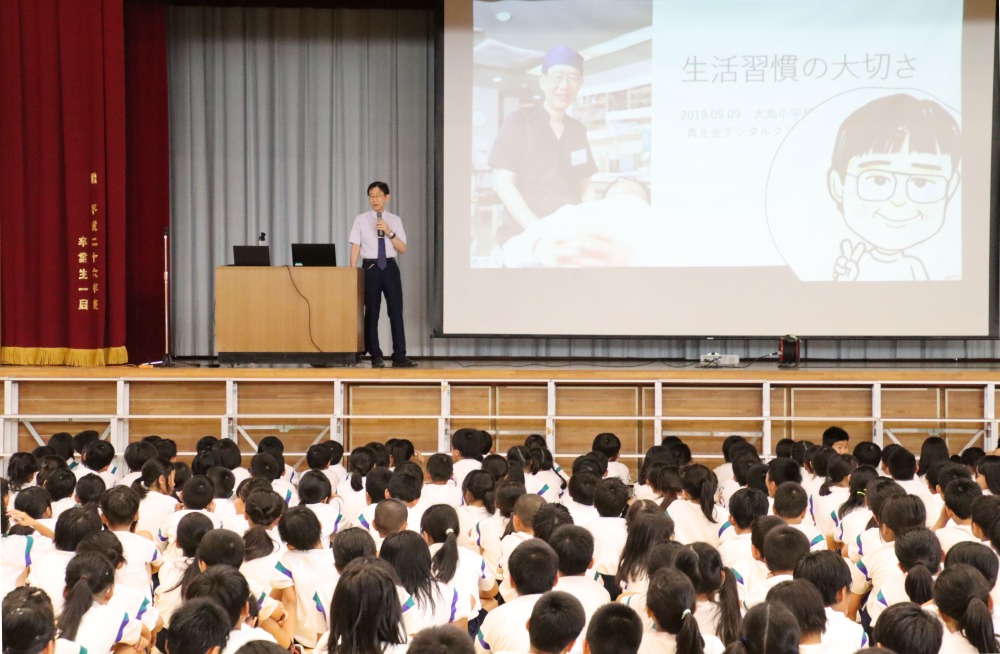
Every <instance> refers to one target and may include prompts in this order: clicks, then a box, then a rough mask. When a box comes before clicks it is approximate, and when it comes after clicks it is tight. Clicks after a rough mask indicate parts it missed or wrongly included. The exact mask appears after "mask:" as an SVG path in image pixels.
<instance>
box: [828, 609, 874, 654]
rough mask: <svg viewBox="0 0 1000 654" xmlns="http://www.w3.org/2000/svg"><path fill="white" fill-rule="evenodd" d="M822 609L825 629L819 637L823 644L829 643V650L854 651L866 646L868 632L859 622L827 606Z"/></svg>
mask: <svg viewBox="0 0 1000 654" xmlns="http://www.w3.org/2000/svg"><path fill="white" fill-rule="evenodd" d="M824 610H825V611H826V631H824V632H823V637H822V639H821V640H822V643H823V644H824V645H829V646H830V648H831V650H832V651H836V652H856V651H857V650H859V649H863V648H865V647H868V644H869V643H868V634H866V633H865V630H864V628H863V627H862V626H861V625H860V624H858V623H857V622H854V621H853V620H851V619H850V618H848V617H847V616H846V615H844V614H843V613H841V612H840V611H835V610H833V609H832V608H830V607H829V606H828V607H826V608H825V609H824ZM872 624H874V622H873V623H872Z"/></svg>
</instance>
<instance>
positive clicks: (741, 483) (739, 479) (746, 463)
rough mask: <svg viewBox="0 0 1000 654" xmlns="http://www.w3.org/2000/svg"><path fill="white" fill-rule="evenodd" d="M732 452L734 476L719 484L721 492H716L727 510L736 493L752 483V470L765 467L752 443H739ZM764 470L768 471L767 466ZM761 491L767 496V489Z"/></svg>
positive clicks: (719, 500) (720, 502)
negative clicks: (756, 467)
mask: <svg viewBox="0 0 1000 654" xmlns="http://www.w3.org/2000/svg"><path fill="white" fill-rule="evenodd" d="M730 452H732V457H733V468H732V470H733V476H732V477H731V478H729V479H727V480H726V481H725V482H723V483H721V484H719V490H718V491H716V497H717V498H718V502H719V504H720V505H721V506H723V507H726V508H728V507H729V500H730V498H732V496H733V494H734V493H735V492H736V491H738V490H739V489H741V488H747V486H748V484H749V481H750V478H749V477H750V470H751V469H752V468H754V467H755V466H763V464H762V463H761V460H760V454H758V453H757V449H756V448H755V447H754V446H753V445H751V444H750V443H737V444H736V445H735V446H733V447H732V449H731V450H730ZM764 469H765V470H766V469H767V468H766V466H764ZM760 490H761V491H762V492H763V493H764V494H765V495H767V488H766V487H764V488H762V489H760Z"/></svg>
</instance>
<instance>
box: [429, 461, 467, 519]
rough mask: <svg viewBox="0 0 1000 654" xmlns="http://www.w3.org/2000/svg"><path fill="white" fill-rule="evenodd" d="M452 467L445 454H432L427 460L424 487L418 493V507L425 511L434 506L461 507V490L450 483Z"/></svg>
mask: <svg viewBox="0 0 1000 654" xmlns="http://www.w3.org/2000/svg"><path fill="white" fill-rule="evenodd" d="M453 474H454V466H453V464H452V462H451V457H450V456H449V455H447V454H440V453H439V454H433V455H431V456H430V457H428V458H427V471H426V472H425V474H424V487H423V490H422V491H421V493H420V506H421V508H422V510H424V511H426V510H427V509H428V508H430V507H432V506H434V505H435V504H447V505H448V506H451V507H454V508H456V509H457V508H459V507H460V506H462V488H461V486H456V485H455V483H454V482H453V481H452V475H453Z"/></svg>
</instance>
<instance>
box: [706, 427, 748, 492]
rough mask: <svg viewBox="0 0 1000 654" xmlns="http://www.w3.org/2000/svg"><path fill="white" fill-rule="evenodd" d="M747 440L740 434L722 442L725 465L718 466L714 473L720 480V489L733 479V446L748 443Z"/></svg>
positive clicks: (727, 437)
mask: <svg viewBox="0 0 1000 654" xmlns="http://www.w3.org/2000/svg"><path fill="white" fill-rule="evenodd" d="M746 442H747V440H746V439H745V438H743V437H742V436H740V435H738V434H733V435H732V436H726V438H725V439H724V440H723V441H722V460H723V463H722V464H721V465H719V466H716V468H715V469H714V470H712V472H714V473H715V478H716V479H718V480H719V488H722V486H723V485H724V484H725V483H726V482H727V481H730V480H732V479H733V454H732V449H733V446H734V445H736V444H737V443H746Z"/></svg>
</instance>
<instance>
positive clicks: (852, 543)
mask: <svg viewBox="0 0 1000 654" xmlns="http://www.w3.org/2000/svg"><path fill="white" fill-rule="evenodd" d="M871 519H872V512H871V510H870V509H869V508H868V507H866V506H861V507H858V508H856V509H854V510H853V511H851V512H850V513H848V514H847V515H845V516H844V517H843V518H840V523H839V525H838V527H837V530H838V532H839V533H838V535H837V538H836V540H838V541H840V542H841V543H843V544H844V545H845V546H847V555H846V556H845V557H844V558H847V559H850V560H851V561H857V560H858V559H859V558H861V555H860V554H859V553H858V542H857V541H858V537H859V536H861V532H863V531H864V530H865V529H866V528H867V527H868V523H869V522H870V521H871Z"/></svg>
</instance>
